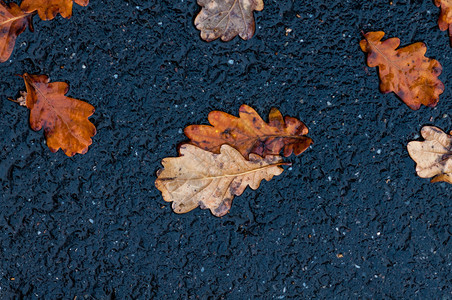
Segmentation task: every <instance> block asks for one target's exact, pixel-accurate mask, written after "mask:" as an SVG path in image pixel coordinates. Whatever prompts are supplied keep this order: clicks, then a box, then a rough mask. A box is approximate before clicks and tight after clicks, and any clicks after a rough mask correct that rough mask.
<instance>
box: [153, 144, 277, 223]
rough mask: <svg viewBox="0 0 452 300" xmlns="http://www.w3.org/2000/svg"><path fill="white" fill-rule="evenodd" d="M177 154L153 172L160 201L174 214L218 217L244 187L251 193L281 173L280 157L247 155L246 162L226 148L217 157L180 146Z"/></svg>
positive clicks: (189, 146) (224, 212)
mask: <svg viewBox="0 0 452 300" xmlns="http://www.w3.org/2000/svg"><path fill="white" fill-rule="evenodd" d="M179 153H180V155H181V156H179V157H167V158H165V159H163V161H162V165H163V167H164V169H161V170H159V171H158V172H157V180H156V181H155V186H156V187H157V189H159V190H160V191H161V192H162V195H163V199H164V200H165V201H167V202H173V204H172V207H173V210H174V211H175V212H176V213H186V212H189V211H191V210H192V209H194V208H196V207H198V206H200V207H201V208H202V209H206V208H208V209H210V211H211V212H212V214H214V215H215V216H217V217H221V216H223V215H225V214H226V213H227V212H228V211H229V209H230V208H231V204H232V199H233V198H234V196H240V195H241V194H242V193H243V191H244V190H245V188H246V187H247V186H248V185H249V186H250V187H251V188H252V189H253V190H255V189H257V188H258V187H259V185H260V182H261V181H262V180H263V179H265V180H267V181H269V180H270V179H271V178H273V176H276V175H279V174H281V173H282V172H283V169H282V168H281V167H279V166H280V165H283V164H284V163H283V162H282V158H281V157H280V156H272V155H269V156H266V157H265V158H262V157H260V156H258V155H255V154H250V157H249V161H247V160H245V158H244V157H243V156H242V155H241V154H240V152H238V151H237V150H235V149H234V148H232V147H231V146H228V145H223V146H222V147H221V149H220V154H214V153H211V152H208V151H205V150H202V149H200V148H198V147H196V146H194V145H190V144H184V145H182V146H181V147H180V149H179Z"/></svg>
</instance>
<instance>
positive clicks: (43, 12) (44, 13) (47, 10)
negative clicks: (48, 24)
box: [20, 0, 89, 20]
mask: <svg viewBox="0 0 452 300" xmlns="http://www.w3.org/2000/svg"><path fill="white" fill-rule="evenodd" d="M74 2H75V3H77V4H78V5H81V6H87V5H88V3H89V0H23V2H22V4H21V5H20V7H21V8H22V9H23V10H25V11H27V12H32V11H35V10H37V11H38V15H39V17H40V18H41V19H42V20H52V19H53V18H55V16H56V15H57V14H58V13H60V14H61V16H63V18H67V19H69V18H70V17H71V16H72V5H73V3H74Z"/></svg>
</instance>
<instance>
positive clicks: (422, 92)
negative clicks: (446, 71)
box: [360, 31, 444, 110]
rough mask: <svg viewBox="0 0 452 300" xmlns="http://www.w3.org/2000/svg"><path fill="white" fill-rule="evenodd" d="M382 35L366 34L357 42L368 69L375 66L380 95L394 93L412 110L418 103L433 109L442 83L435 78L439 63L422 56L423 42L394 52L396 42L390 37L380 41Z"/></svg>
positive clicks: (378, 32)
mask: <svg viewBox="0 0 452 300" xmlns="http://www.w3.org/2000/svg"><path fill="white" fill-rule="evenodd" d="M383 36H384V32H383V31H377V32H369V33H366V34H365V35H364V40H362V41H361V42H360V46H361V49H362V50H363V51H364V52H366V53H367V64H368V65H369V67H377V66H378V70H379V75H380V80H381V82H380V90H381V92H383V93H389V92H394V93H395V94H396V95H397V96H399V97H400V98H401V99H402V100H403V102H405V103H406V104H407V105H408V106H409V107H410V108H411V109H413V110H416V109H419V108H420V106H421V104H423V105H426V106H430V107H434V106H436V104H437V103H438V100H439V95H440V94H442V93H443V91H444V84H443V83H442V82H441V81H440V80H439V79H438V76H439V75H440V74H441V71H442V67H441V64H440V63H439V62H438V61H437V60H435V59H431V58H428V57H425V56H424V54H425V52H426V51H427V47H426V46H425V44H424V43H420V42H419V43H414V44H411V45H409V46H406V47H403V48H400V49H397V50H396V48H397V47H399V45H400V40H399V39H398V38H390V39H387V40H385V41H383V42H382V41H381V39H382V38H383Z"/></svg>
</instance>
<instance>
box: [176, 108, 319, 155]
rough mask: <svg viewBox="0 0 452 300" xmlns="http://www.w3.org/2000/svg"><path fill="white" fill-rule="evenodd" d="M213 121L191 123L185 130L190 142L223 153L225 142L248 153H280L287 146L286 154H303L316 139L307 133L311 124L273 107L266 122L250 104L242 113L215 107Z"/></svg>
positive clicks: (211, 116) (241, 110)
mask: <svg viewBox="0 0 452 300" xmlns="http://www.w3.org/2000/svg"><path fill="white" fill-rule="evenodd" d="M208 119H209V123H210V124H211V125H212V126H209V125H190V126H187V127H186V128H185V130H184V133H185V135H186V136H187V137H188V138H189V139H190V143H192V144H194V145H196V146H198V147H200V148H202V149H204V150H208V151H211V152H215V153H219V150H220V147H221V145H223V144H229V145H231V146H233V147H234V148H236V149H237V150H239V151H240V153H241V154H242V155H243V156H244V157H248V155H249V154H250V153H255V154H257V155H260V156H266V155H269V154H272V155H278V154H279V152H281V150H282V149H284V156H285V157H287V156H289V155H291V154H292V152H293V153H294V154H295V155H299V154H301V153H302V152H303V151H305V150H306V149H307V148H308V147H309V145H311V144H312V139H311V138H309V137H307V136H306V135H307V134H308V128H307V127H306V125H305V124H303V122H301V121H299V120H297V119H296V118H292V117H289V116H286V117H284V118H283V116H282V115H281V112H280V111H279V110H278V109H276V108H272V110H271V111H270V114H269V122H268V124H267V123H265V122H264V121H263V120H262V118H261V117H260V116H259V115H258V113H257V112H256V111H255V110H254V109H253V108H251V107H249V106H248V105H245V104H243V105H242V106H240V109H239V117H238V118H237V117H234V116H232V115H230V114H227V113H225V112H222V111H212V112H210V113H209V116H208Z"/></svg>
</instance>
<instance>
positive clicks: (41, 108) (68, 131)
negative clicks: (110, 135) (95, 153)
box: [19, 73, 96, 156]
mask: <svg viewBox="0 0 452 300" xmlns="http://www.w3.org/2000/svg"><path fill="white" fill-rule="evenodd" d="M22 77H23V79H24V81H25V86H26V88H27V92H26V94H25V97H24V98H25V99H24V100H25V105H26V106H27V108H28V109H30V127H31V129H33V130H35V131H38V130H41V128H42V127H44V132H45V136H46V139H47V146H48V147H49V149H50V151H52V152H56V151H58V149H59V148H61V149H62V150H63V151H64V153H65V154H66V155H67V156H73V155H74V154H76V153H80V154H85V153H86V151H88V146H89V145H91V144H92V140H91V137H93V136H94V135H95V134H96V127H95V126H94V125H93V123H91V122H90V121H89V120H88V117H89V116H91V115H92V114H93V113H94V107H93V106H92V105H91V104H88V103H86V102H84V101H81V100H77V99H74V98H69V97H66V96H65V94H66V93H67V92H68V90H69V86H68V84H67V83H65V82H52V83H49V77H47V76H45V75H29V74H27V73H25V74H24V75H23V76H22ZM19 102H20V101H19Z"/></svg>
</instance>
